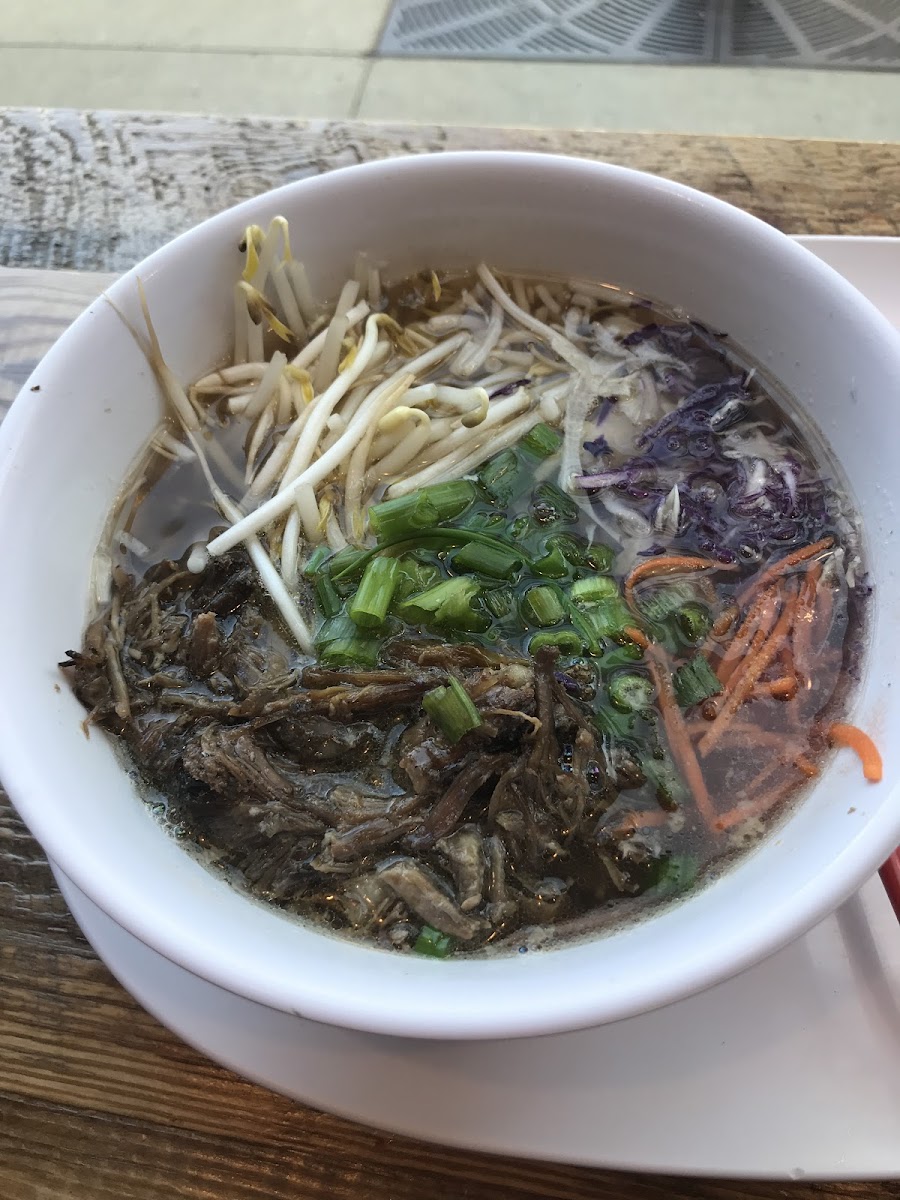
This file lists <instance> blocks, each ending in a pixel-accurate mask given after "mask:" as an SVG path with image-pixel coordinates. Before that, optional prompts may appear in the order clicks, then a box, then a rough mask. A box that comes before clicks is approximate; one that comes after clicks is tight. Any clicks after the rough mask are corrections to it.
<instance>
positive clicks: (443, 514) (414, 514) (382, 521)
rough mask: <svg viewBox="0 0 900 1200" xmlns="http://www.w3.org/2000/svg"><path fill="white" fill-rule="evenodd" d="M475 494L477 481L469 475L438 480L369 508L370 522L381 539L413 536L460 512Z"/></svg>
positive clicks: (464, 509)
mask: <svg viewBox="0 0 900 1200" xmlns="http://www.w3.org/2000/svg"><path fill="white" fill-rule="evenodd" d="M475 496H476V491H475V485H474V484H473V483H470V482H469V481H468V480H466V479H457V480H454V481H452V482H449V483H434V484H431V486H429V487H423V488H419V489H418V490H417V491H415V492H410V493H409V494H408V495H406V496H398V497H397V498H396V499H394V500H383V501H382V502H381V504H373V505H372V507H371V508H370V509H369V524H370V525H371V526H372V529H373V530H374V531H375V533H376V534H377V536H378V540H379V541H380V542H386V541H395V540H397V539H399V538H403V537H408V538H413V537H415V536H416V535H418V534H421V532H422V531H423V530H427V529H430V528H432V527H433V526H435V525H441V524H443V523H444V522H445V521H452V520H453V519H454V517H458V516H460V514H461V513H464V512H465V511H466V509H467V508H468V507H469V505H470V504H471V503H472V502H473V501H474V499H475Z"/></svg>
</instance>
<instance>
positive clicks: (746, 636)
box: [716, 588, 779, 686]
mask: <svg viewBox="0 0 900 1200" xmlns="http://www.w3.org/2000/svg"><path fill="white" fill-rule="evenodd" d="M778 607H779V598H778V592H777V590H776V589H775V588H771V589H769V590H767V591H762V592H760V593H759V594H758V595H757V597H756V599H755V600H754V602H753V604H752V605H751V606H750V609H749V611H748V612H747V615H746V617H744V620H743V621H742V622H741V624H740V627H739V628H738V631H737V633H736V634H735V635H734V638H733V639H732V641H731V642H730V643H729V645H728V649H727V650H726V651H725V653H724V655H723V656H722V661H721V662H720V663H719V666H718V670H717V671H716V677H717V679H718V680H719V683H721V684H722V685H723V686H724V685H725V684H727V683H728V681H729V679H730V678H731V676H732V675H733V674H734V672H735V670H736V669H737V668H738V667H739V666H740V664H741V662H742V661H743V660H744V659H745V657H746V655H747V652H748V649H749V651H750V652H751V653H752V651H753V649H755V647H754V645H753V642H754V639H756V637H757V634H758V633H759V631H760V630H762V632H763V636H764V637H765V635H767V634H768V633H769V630H770V629H771V628H772V626H773V625H774V624H775V618H776V617H777V615H778ZM760 640H761V639H760ZM757 645H759V642H757Z"/></svg>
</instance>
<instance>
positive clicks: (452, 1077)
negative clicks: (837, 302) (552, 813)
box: [56, 238, 900, 1179]
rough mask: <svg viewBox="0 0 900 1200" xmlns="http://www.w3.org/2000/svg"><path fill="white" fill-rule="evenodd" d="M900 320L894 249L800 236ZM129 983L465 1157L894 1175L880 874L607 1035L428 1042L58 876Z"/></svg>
mask: <svg viewBox="0 0 900 1200" xmlns="http://www.w3.org/2000/svg"><path fill="white" fill-rule="evenodd" d="M802 240H805V241H807V244H808V245H809V246H810V248H811V249H812V250H814V251H815V253H817V254H818V255H819V256H820V257H821V258H823V259H825V260H826V261H827V262H830V263H831V264H832V265H833V266H835V267H836V268H837V269H838V270H839V271H841V272H842V273H843V274H844V275H846V276H847V278H848V279H850V280H851V282H853V283H855V284H856V286H857V287H859V288H860V289H861V290H862V291H865V292H866V293H867V294H868V295H869V296H870V298H871V299H872V300H873V301H874V302H875V303H876V304H877V305H878V306H879V307H880V308H881V309H882V311H883V312H884V313H885V315H886V316H888V317H889V319H891V320H892V321H893V322H894V323H895V324H896V325H897V326H898V327H900V284H898V282H897V281H898V280H900V239H880V238H858V239H856V238H854V239H849V238H848V239H839V238H812V239H802ZM56 874H57V879H58V881H59V884H60V887H61V889H62V891H63V894H64V896H65V898H66V900H67V902H68V904H69V906H70V907H71V909H72V912H73V913H74V915H75V918H76V920H77V921H78V923H79V925H80V926H81V928H82V929H83V930H84V932H85V934H86V936H87V937H88V939H89V940H90V942H91V944H92V945H93V946H94V948H95V950H96V951H97V953H98V954H99V955H100V957H101V958H102V959H103V960H104V961H105V962H106V964H107V965H108V966H109V968H110V970H111V971H112V972H113V974H115V975H116V977H117V978H118V979H119V980H120V982H121V983H122V984H123V985H124V986H125V987H126V988H127V989H128V990H129V991H130V992H131V993H132V994H133V995H134V996H135V997H136V998H137V999H138V1000H139V1001H140V1003H141V1004H143V1005H144V1007H145V1008H147V1009H148V1010H149V1011H150V1012H152V1013H153V1014H154V1015H155V1016H156V1017H157V1018H158V1019H159V1020H160V1021H162V1022H163V1024H165V1025H166V1026H168V1027H169V1028H170V1029H172V1030H173V1031H174V1032H175V1033H177V1034H178V1035H179V1036H180V1037H182V1038H184V1040H185V1041H187V1042H189V1043H190V1044H191V1045H193V1046H195V1047H196V1048H197V1049H199V1050H201V1051H203V1052H204V1053H205V1054H207V1055H209V1057H210V1058H213V1059H215V1060H216V1061H218V1062H220V1063H223V1064H225V1065H226V1066H229V1067H231V1068H232V1069H233V1070H235V1071H237V1072H238V1073H240V1074H241V1075H245V1076H247V1077H248V1078H250V1079H253V1080H255V1081H257V1082H258V1083H261V1084H264V1085H265V1086H267V1087H270V1088H272V1089H274V1090H275V1091H279V1092H283V1093H285V1094H286V1095H288V1096H291V1097H293V1098H295V1099H297V1100H300V1101H302V1102H304V1103H306V1104H311V1105H314V1106H315V1107H317V1108H323V1109H327V1110H329V1111H331V1112H335V1113H340V1114H342V1115H344V1116H347V1117H352V1118H354V1119H356V1120H359V1121H362V1122H365V1123H367V1124H370V1125H377V1126H380V1127H381V1128H384V1129H388V1130H391V1131H394V1132H398V1133H405V1134H409V1135H412V1136H415V1137H420V1138H426V1139H429V1140H432V1141H440V1142H445V1143H447V1144H451V1145H457V1146H465V1147H470V1148H472V1149H479V1150H487V1151H494V1152H497V1153H506V1154H514V1155H521V1156H526V1157H532V1158H544V1159H556V1160H559V1161H564V1162H570V1163H584V1164H587V1165H593V1166H605V1167H623V1168H631V1169H636V1170H646V1171H658V1172H667V1173H690V1174H710V1175H729V1176H732V1177H733V1176H755V1177H760V1178H793V1179H799V1178H841V1177H844V1178H846V1177H850V1178H863V1177H870V1178H887V1177H900V1086H898V1079H900V929H898V927H897V922H896V919H895V917H894V915H893V912H892V911H891V908H890V906H889V904H888V902H887V899H886V897H885V896H884V894H883V891H882V889H881V887H880V884H879V882H878V880H877V879H876V880H873V881H871V882H870V883H869V884H867V885H866V887H864V888H863V890H862V891H861V892H860V893H859V895H858V896H857V897H855V898H854V899H853V900H851V901H850V902H849V903H848V904H847V905H845V907H844V908H843V909H841V910H840V912H838V913H837V914H836V915H835V916H834V917H832V918H830V919H829V920H827V921H824V922H823V923H822V924H821V925H819V926H818V927H817V928H816V929H814V930H813V931H812V932H811V933H809V934H807V936H806V937H804V938H802V939H801V940H800V941H798V942H796V943H795V944H794V945H792V946H789V947H787V948H786V949H784V950H782V951H781V952H780V953H779V954H777V955H775V956H774V957H772V958H770V959H769V960H768V961H767V962H765V963H762V964H761V965H759V966H757V967H755V968H753V969H752V970H750V971H747V972H746V973H745V974H744V975H742V976H740V977H739V978H737V979H732V980H730V981H728V982H726V983H723V984H720V985H719V986H718V987H715V988H713V989H711V990H709V991H707V992H705V993H704V994H702V995H700V996H695V997H693V998H692V999H689V1000H685V1001H682V1002H680V1003H678V1004H674V1005H671V1006H670V1007H668V1008H665V1009H662V1010H659V1011H657V1012H654V1013H650V1014H648V1015H645V1016H641V1017H636V1018H633V1019H631V1020H628V1021H623V1022H619V1023H618V1024H615V1025H607V1026H604V1027H602V1028H598V1029H592V1030H585V1031H581V1032H578V1033H569V1034H562V1035H557V1036H553V1037H546V1038H533V1039H530V1040H517V1041H509V1042H478V1043H468V1044H467V1043H459V1042H454V1043H437V1042H422V1041H404V1040H399V1039H392V1038H385V1037H374V1036H371V1035H366V1034H361V1033H353V1032H349V1031H346V1030H341V1029H336V1028H331V1027H327V1026H323V1025H315V1024H313V1023H311V1022H309V1021H306V1020H303V1019H302V1018H299V1017H292V1016H290V1015H288V1014H286V1013H280V1012H274V1011H272V1010H270V1009H267V1008H264V1007H262V1006H261V1005H258V1004H254V1003H253V1002H251V1001H249V1000H244V999H241V998H240V997H237V996H234V995H232V994H231V993H229V992H226V991H223V990H222V989H220V988H217V987H214V986H213V985H212V984H209V983H206V982H204V981H202V980H200V979H198V978H197V977H195V976H193V975H191V974H190V973H188V972H187V971H185V970H183V969H182V968H180V967H177V966H175V965H174V964H173V963H171V962H169V961H168V960H167V959H164V958H162V957H160V956H159V955H158V954H156V953H155V952H154V951H152V950H150V949H149V948H148V947H146V946H145V945H144V944H143V943H141V942H139V941H138V940H137V939H135V938H134V937H132V936H131V935H130V934H128V933H126V932H125V931H124V930H123V929H122V928H120V927H119V926H118V925H116V924H115V922H113V921H112V920H111V919H110V918H109V917H107V916H106V915H105V914H104V913H103V912H101V910H100V909H98V908H97V907H96V906H95V905H94V904H93V903H92V902H91V901H90V900H88V899H87V897H85V896H84V895H83V894H82V893H81V892H79V891H78V890H77V889H76V888H75V887H74V885H73V884H72V883H71V882H70V881H69V880H67V879H66V878H65V877H64V876H63V875H62V874H61V873H60V872H59V871H57V872H56Z"/></svg>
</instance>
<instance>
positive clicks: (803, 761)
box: [794, 754, 819, 779]
mask: <svg viewBox="0 0 900 1200" xmlns="http://www.w3.org/2000/svg"><path fill="white" fill-rule="evenodd" d="M794 766H795V767H796V768H797V770H798V771H802V772H803V774H804V775H805V776H806V778H807V779H815V777H816V776H817V775H818V774H819V768H818V767H817V766H816V764H815V763H813V762H810V761H809V759H808V758H807V757H806V755H805V754H798V755H797V757H796V758H795V759H794Z"/></svg>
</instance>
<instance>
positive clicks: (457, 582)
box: [397, 575, 489, 631]
mask: <svg viewBox="0 0 900 1200" xmlns="http://www.w3.org/2000/svg"><path fill="white" fill-rule="evenodd" d="M480 591H481V587H480V585H479V584H478V583H476V581H475V580H474V579H470V578H469V577H468V576H467V575H457V576H456V578H454V579H445V580H443V582H442V583H439V584H438V585H437V586H436V587H433V588H429V589H428V591H427V592H420V593H419V594H418V595H416V596H410V597H408V599H406V600H404V601H403V603H402V604H400V605H398V606H397V613H398V615H399V616H401V617H402V618H403V620H404V621H408V622H409V623H410V624H411V625H442V626H445V627H447V628H449V629H462V630H470V631H477V630H483V629H486V628H487V626H488V624H489V622H488V620H487V618H486V617H485V615H484V614H483V613H480V612H478V611H477V610H476V609H474V608H473V607H472V601H473V600H474V599H475V597H476V596H477V595H478V594H479V593H480Z"/></svg>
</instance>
